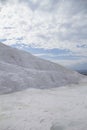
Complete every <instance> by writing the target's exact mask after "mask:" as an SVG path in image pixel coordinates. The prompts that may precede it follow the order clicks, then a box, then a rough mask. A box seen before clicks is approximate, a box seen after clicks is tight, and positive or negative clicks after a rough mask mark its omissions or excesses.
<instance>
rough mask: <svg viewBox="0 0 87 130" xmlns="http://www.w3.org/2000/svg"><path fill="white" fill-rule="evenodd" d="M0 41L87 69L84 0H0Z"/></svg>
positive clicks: (86, 3)
mask: <svg viewBox="0 0 87 130" xmlns="http://www.w3.org/2000/svg"><path fill="white" fill-rule="evenodd" d="M0 42H3V43H5V44H7V45H11V46H14V47H18V48H20V49H24V50H26V51H30V52H31V53H33V54H35V55H37V56H40V57H42V58H45V59H49V60H52V61H54V62H58V63H60V64H62V65H65V66H67V67H72V68H76V69H86V70H87V0H43V1H42V0H0Z"/></svg>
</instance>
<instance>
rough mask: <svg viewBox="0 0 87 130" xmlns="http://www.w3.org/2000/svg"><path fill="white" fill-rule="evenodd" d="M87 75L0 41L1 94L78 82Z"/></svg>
mask: <svg viewBox="0 0 87 130" xmlns="http://www.w3.org/2000/svg"><path fill="white" fill-rule="evenodd" d="M83 79H85V76H83V75H81V74H79V73H77V72H75V71H71V70H68V69H66V68H64V67H62V66H61V65H58V64H56V63H52V62H50V61H47V60H43V59H40V58H38V57H36V56H33V55H32V54H30V53H28V52H25V51H22V50H18V49H16V48H12V47H9V46H6V45H4V44H2V43H0V94H3V93H10V92H15V91H20V90H23V89H26V88H31V87H32V88H43V89H44V88H46V89H48V88H53V87H59V86H64V85H67V84H77V83H79V82H81V81H82V80H83Z"/></svg>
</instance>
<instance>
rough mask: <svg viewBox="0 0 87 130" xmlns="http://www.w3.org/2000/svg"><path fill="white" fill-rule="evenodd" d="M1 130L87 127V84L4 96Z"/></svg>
mask: <svg viewBox="0 0 87 130" xmlns="http://www.w3.org/2000/svg"><path fill="white" fill-rule="evenodd" d="M0 130H87V84H79V85H78V86H77V85H75V86H73V85H71V86H66V87H59V88H52V89H48V90H47V89H44V90H41V89H27V90H24V91H21V92H16V93H12V94H7V95H0Z"/></svg>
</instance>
